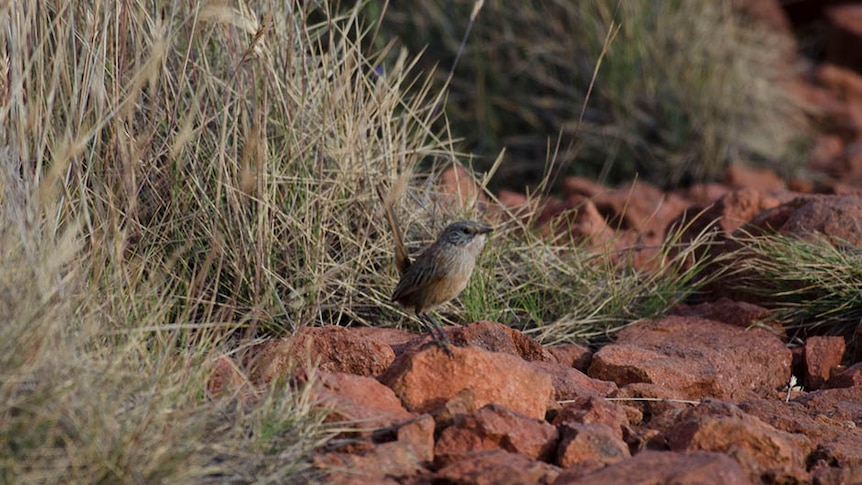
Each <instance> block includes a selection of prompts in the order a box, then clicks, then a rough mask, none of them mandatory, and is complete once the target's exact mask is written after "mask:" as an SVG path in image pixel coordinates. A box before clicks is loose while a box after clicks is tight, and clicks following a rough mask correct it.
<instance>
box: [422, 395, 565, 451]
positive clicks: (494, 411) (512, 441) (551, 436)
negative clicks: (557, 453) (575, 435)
mask: <svg viewBox="0 0 862 485" xmlns="http://www.w3.org/2000/svg"><path fill="white" fill-rule="evenodd" d="M556 442H557V429H556V428H554V427H553V426H551V425H550V424H548V423H546V422H545V421H543V420H538V419H534V418H530V417H528V416H525V415H523V414H521V413H518V412H516V411H512V410H510V409H507V408H505V407H503V406H500V405H497V404H488V405H487V406H484V407H482V408H481V409H479V410H478V411H476V412H474V413H472V414H469V415H466V416H464V417H463V418H461V419H460V420H458V421H457V422H456V423H455V424H453V425H452V426H449V427H448V428H446V429H444V430H443V432H442V433H440V438H439V439H438V440H437V444H436V446H435V455H436V456H437V460H438V463H451V462H453V461H456V460H457V458H458V457H459V455H460V454H463V453H465V452H468V451H477V450H497V449H500V450H506V451H511V452H513V453H520V454H522V455H524V456H529V457H530V458H534V459H537V460H542V461H548V460H549V458H550V457H551V455H552V453H553V452H554V447H555V445H556Z"/></svg>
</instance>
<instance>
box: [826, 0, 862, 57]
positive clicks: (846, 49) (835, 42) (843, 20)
mask: <svg viewBox="0 0 862 485" xmlns="http://www.w3.org/2000/svg"><path fill="white" fill-rule="evenodd" d="M826 19H827V20H828V26H829V28H827V29H826V36H825V37H826V42H825V51H826V58H827V59H828V60H829V61H830V62H834V63H836V64H841V65H844V66H848V67H850V68H852V69H856V70H859V69H862V54H859V52H858V49H855V48H854V46H858V45H859V44H860V43H862V7H860V6H859V5H854V4H852V3H850V4H847V5H834V6H830V7H828V8H827V9H826Z"/></svg>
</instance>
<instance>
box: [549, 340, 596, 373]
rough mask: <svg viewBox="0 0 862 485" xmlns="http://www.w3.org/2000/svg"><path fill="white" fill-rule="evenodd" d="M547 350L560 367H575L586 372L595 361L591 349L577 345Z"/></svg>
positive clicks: (558, 346) (560, 346) (559, 346)
mask: <svg viewBox="0 0 862 485" xmlns="http://www.w3.org/2000/svg"><path fill="white" fill-rule="evenodd" d="M547 350H548V352H550V353H551V355H553V356H554V359H555V360H556V361H557V362H558V363H559V364H560V365H563V366H566V367H574V368H575V369H577V370H579V371H581V372H586V370H587V369H588V368H589V367H590V361H591V360H592V359H593V352H592V351H591V350H590V349H588V348H587V347H584V346H581V345H577V344H567V345H557V346H554V347H548V348H547Z"/></svg>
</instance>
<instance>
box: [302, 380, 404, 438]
mask: <svg viewBox="0 0 862 485" xmlns="http://www.w3.org/2000/svg"><path fill="white" fill-rule="evenodd" d="M311 382H312V385H313V388H312V393H313V395H314V396H315V398H316V399H317V402H318V403H320V404H321V405H323V406H325V407H327V408H328V409H330V410H331V413H332V414H330V415H329V416H328V420H329V421H347V422H350V423H351V426H354V427H357V428H360V429H373V428H380V427H386V426H391V425H392V424H394V423H396V422H400V421H404V420H407V419H409V418H412V417H413V416H414V415H413V414H411V413H409V412H407V410H406V409H404V407H403V406H402V405H401V401H399V400H398V397H397V396H395V393H394V392H392V389H389V388H388V387H386V386H384V385H383V384H380V383H379V382H377V380H376V379H374V378H372V377H366V376H355V375H353V374H343V373H336V374H333V373H329V372H325V371H318V372H317V373H316V374H315V376H314V377H313V378H312V381H311Z"/></svg>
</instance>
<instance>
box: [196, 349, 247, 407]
mask: <svg viewBox="0 0 862 485" xmlns="http://www.w3.org/2000/svg"><path fill="white" fill-rule="evenodd" d="M207 393H208V394H209V395H210V396H236V397H239V398H240V399H241V400H243V401H245V402H248V401H250V400H252V399H253V398H254V397H255V395H256V392H255V389H254V388H253V386H252V385H251V383H250V382H249V381H248V378H247V377H245V375H243V373H242V372H240V370H239V367H238V366H237V364H236V362H234V361H233V359H231V358H229V357H225V356H222V357H219V358H218V360H216V361H215V363H214V364H213V369H212V375H211V376H210V378H209V380H208V381H207Z"/></svg>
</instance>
